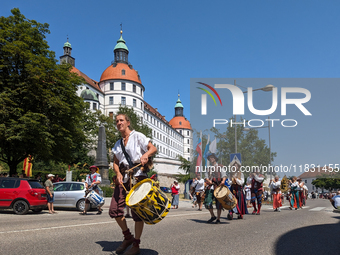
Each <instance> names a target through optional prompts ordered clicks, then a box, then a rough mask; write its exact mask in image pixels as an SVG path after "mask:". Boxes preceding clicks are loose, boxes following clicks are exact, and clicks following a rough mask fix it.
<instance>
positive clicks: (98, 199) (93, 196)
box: [86, 190, 105, 206]
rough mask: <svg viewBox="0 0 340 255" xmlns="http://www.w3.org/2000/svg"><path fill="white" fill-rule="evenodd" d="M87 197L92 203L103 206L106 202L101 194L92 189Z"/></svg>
mask: <svg viewBox="0 0 340 255" xmlns="http://www.w3.org/2000/svg"><path fill="white" fill-rule="evenodd" d="M86 199H88V200H89V201H90V202H91V203H92V204H94V205H95V206H103V205H104V204H105V199H104V198H103V197H102V196H100V195H99V194H98V193H97V192H95V191H94V190H92V191H91V192H90V193H89V194H88V195H87V196H86Z"/></svg>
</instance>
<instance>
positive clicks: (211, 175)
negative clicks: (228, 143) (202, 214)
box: [204, 153, 227, 224]
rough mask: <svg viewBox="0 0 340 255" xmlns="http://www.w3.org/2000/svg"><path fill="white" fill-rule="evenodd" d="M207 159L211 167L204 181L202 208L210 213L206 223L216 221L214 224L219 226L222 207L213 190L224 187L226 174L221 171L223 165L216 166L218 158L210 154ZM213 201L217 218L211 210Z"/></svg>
mask: <svg viewBox="0 0 340 255" xmlns="http://www.w3.org/2000/svg"><path fill="white" fill-rule="evenodd" d="M207 159H208V160H209V161H210V164H211V166H210V167H209V168H208V170H207V174H208V177H207V178H206V179H205V181H206V184H207V187H206V190H205V199H204V206H205V208H206V209H208V210H209V212H210V216H211V218H210V220H208V223H212V222H213V221H214V220H216V224H220V223H221V221H220V217H221V212H222V205H221V204H220V203H219V201H218V200H217V199H216V198H215V196H214V190H215V189H216V188H217V186H224V182H225V180H226V179H227V178H226V176H225V175H226V174H225V172H224V171H222V169H223V165H221V164H218V163H217V162H218V158H217V157H216V155H215V153H211V154H209V155H208V157H207ZM213 201H215V204H216V209H217V217H216V216H215V214H214V209H213Z"/></svg>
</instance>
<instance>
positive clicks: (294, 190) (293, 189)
mask: <svg viewBox="0 0 340 255" xmlns="http://www.w3.org/2000/svg"><path fill="white" fill-rule="evenodd" d="M296 179H297V178H296V177H295V176H294V177H293V179H292V180H289V183H290V193H291V199H290V207H289V209H290V210H292V209H293V207H294V208H295V210H297V209H298V208H299V207H300V206H299V204H300V203H299V183H298V182H297V181H296Z"/></svg>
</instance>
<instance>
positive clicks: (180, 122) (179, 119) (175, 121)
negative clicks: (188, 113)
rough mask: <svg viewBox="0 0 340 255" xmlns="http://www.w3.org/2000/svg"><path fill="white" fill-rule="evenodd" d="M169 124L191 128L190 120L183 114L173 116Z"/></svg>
mask: <svg viewBox="0 0 340 255" xmlns="http://www.w3.org/2000/svg"><path fill="white" fill-rule="evenodd" d="M169 124H170V125H171V126H172V127H173V128H180V129H182V128H184V129H191V125H190V122H189V121H188V120H187V119H186V118H185V117H183V116H176V117H173V118H172V119H171V120H170V121H169Z"/></svg>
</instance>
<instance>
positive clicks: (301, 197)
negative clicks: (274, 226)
mask: <svg viewBox="0 0 340 255" xmlns="http://www.w3.org/2000/svg"><path fill="white" fill-rule="evenodd" d="M297 181H298V183H299V206H300V208H301V209H303V206H304V203H305V199H306V197H305V190H304V188H303V186H304V185H305V183H304V182H302V180H301V178H298V179H297Z"/></svg>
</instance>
